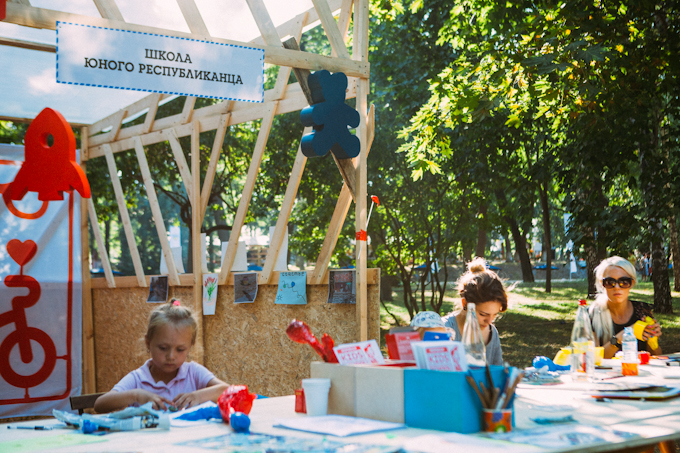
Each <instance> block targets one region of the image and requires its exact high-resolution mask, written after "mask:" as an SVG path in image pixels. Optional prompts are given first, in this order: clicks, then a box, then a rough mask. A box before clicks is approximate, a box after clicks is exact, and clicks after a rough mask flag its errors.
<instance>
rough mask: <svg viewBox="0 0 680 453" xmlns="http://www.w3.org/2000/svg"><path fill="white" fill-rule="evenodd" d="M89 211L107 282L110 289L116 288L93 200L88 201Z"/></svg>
mask: <svg viewBox="0 0 680 453" xmlns="http://www.w3.org/2000/svg"><path fill="white" fill-rule="evenodd" d="M87 211H88V213H89V214H90V223H91V224H92V231H93V232H94V238H95V240H96V241H97V251H98V252H99V257H100V258H101V260H102V268H104V275H105V276H106V281H107V283H108V284H109V288H115V287H116V282H115V280H114V279H113V272H112V271H111V263H110V262H109V254H108V253H106V247H105V246H104V239H102V230H101V228H99V220H97V213H96V212H95V210H94V203H93V202H92V198H88V199H87Z"/></svg>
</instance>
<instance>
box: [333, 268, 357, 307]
mask: <svg viewBox="0 0 680 453" xmlns="http://www.w3.org/2000/svg"><path fill="white" fill-rule="evenodd" d="M328 303H329V304H356V303H357V295H356V286H355V285H354V271H353V270H336V269H334V270H331V271H329V273H328Z"/></svg>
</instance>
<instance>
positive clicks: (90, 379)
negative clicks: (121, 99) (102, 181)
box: [69, 126, 97, 393]
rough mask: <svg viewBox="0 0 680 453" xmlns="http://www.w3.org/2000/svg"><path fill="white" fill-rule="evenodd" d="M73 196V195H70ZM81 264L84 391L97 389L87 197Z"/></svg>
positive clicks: (84, 140)
mask: <svg viewBox="0 0 680 453" xmlns="http://www.w3.org/2000/svg"><path fill="white" fill-rule="evenodd" d="M88 138H89V137H88V130H87V126H85V127H82V128H81V129H80V162H81V163H80V167H81V168H82V169H83V172H85V174H86V175H87V166H86V164H85V162H86V160H87V159H86V156H87V148H88ZM69 196H73V195H69ZM80 266H81V271H82V279H83V281H82V292H83V296H82V298H83V299H82V301H83V302H82V303H83V309H82V321H83V332H82V337H83V344H82V351H81V352H82V355H83V391H82V393H94V392H96V391H97V374H96V369H95V362H94V316H93V310H92V283H91V282H90V278H91V277H90V232H89V228H88V213H87V198H82V197H81V198H80Z"/></svg>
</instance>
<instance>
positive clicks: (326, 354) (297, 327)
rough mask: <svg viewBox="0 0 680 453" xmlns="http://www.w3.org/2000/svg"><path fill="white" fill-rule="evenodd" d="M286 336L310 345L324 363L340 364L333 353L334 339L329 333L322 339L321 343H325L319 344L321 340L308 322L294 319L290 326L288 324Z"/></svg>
mask: <svg viewBox="0 0 680 453" xmlns="http://www.w3.org/2000/svg"><path fill="white" fill-rule="evenodd" d="M286 334H287V335H288V338H290V339H291V340H293V341H294V342H296V343H302V344H308V345H310V346H311V347H312V348H314V350H315V351H316V353H317V354H319V355H320V356H321V357H322V358H323V360H324V362H328V363H338V359H337V357H335V353H334V352H333V339H332V338H331V337H330V335H328V334H327V333H325V334H323V336H322V337H321V341H322V342H323V345H322V344H321V343H319V340H317V339H316V337H315V336H314V334H313V333H312V331H311V329H310V328H309V326H308V325H307V323H306V322H304V321H298V320H297V319H293V320H292V321H291V322H290V324H288V328H287V329H286Z"/></svg>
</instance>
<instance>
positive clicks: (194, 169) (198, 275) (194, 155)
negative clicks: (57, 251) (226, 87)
mask: <svg viewBox="0 0 680 453" xmlns="http://www.w3.org/2000/svg"><path fill="white" fill-rule="evenodd" d="M200 132H201V126H200V124H199V123H198V121H194V132H193V134H191V174H192V175H193V181H192V185H193V186H194V187H195V188H199V187H201V149H200V137H199V135H200ZM193 195H194V196H193V199H192V203H191V241H192V246H193V247H192V252H193V253H192V265H193V274H194V310H195V311H196V313H197V315H198V316H197V318H198V332H197V335H196V341H197V342H198V345H197V347H196V351H197V357H196V361H197V362H199V363H201V364H203V358H204V352H203V343H204V342H203V335H205V331H204V330H203V270H202V269H201V267H202V266H201V262H202V259H201V258H202V257H203V254H204V253H205V250H204V249H203V247H201V225H203V217H201V192H200V191H199V190H198V189H197V190H194V192H193Z"/></svg>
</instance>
